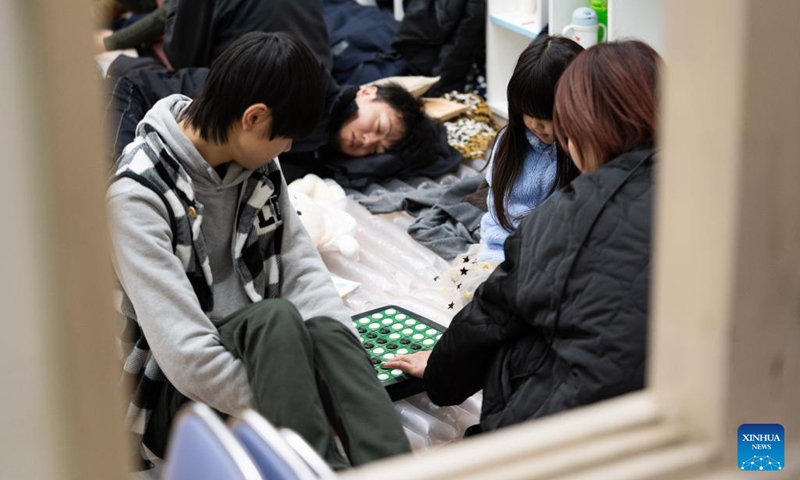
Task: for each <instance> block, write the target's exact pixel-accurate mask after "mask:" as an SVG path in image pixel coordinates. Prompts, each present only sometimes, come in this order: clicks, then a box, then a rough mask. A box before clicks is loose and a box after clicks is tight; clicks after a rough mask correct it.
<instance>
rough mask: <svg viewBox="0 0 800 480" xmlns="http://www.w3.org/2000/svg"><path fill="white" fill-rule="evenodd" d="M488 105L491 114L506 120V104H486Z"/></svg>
mask: <svg viewBox="0 0 800 480" xmlns="http://www.w3.org/2000/svg"><path fill="white" fill-rule="evenodd" d="M488 104H489V110H491V111H492V113H493V114H495V115H497V116H498V117H501V118H504V119H506V120H508V102H488Z"/></svg>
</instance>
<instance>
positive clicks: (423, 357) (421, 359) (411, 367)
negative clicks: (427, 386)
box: [383, 350, 431, 378]
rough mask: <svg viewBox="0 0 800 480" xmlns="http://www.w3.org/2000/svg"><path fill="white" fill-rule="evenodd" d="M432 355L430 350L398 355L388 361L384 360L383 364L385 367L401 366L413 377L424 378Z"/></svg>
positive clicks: (400, 367) (401, 368)
mask: <svg viewBox="0 0 800 480" xmlns="http://www.w3.org/2000/svg"><path fill="white" fill-rule="evenodd" d="M430 356H431V352H430V350H424V351H422V352H417V353H412V354H411V355H398V356H396V357H394V358H393V359H391V360H389V361H388V362H384V363H383V366H384V367H385V368H399V369H400V370H402V371H404V372H406V373H408V374H409V375H411V376H412V377H417V378H422V376H423V375H424V374H425V367H427V366H428V358H429V357H430Z"/></svg>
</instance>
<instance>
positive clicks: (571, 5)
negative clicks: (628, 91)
mask: <svg viewBox="0 0 800 480" xmlns="http://www.w3.org/2000/svg"><path fill="white" fill-rule="evenodd" d="M529 1H536V2H538V5H536V7H535V11H536V13H535V14H529V13H521V12H520V11H519V10H520V9H521V8H522V7H521V6H520V3H519V1H518V0H491V1H489V2H487V4H488V9H489V12H488V14H489V15H488V20H487V28H486V70H487V71H486V82H487V93H486V100H487V102H488V103H489V107H490V108H491V109H492V112H493V113H494V114H495V115H497V116H500V117H504V118H508V106H507V103H506V86H507V85H508V80H509V79H510V78H511V74H512V73H513V71H514V65H515V64H516V63H517V58H518V57H519V54H520V53H521V52H522V51H523V50H524V49H525V47H526V46H527V45H528V44H529V43H530V41H531V39H532V38H535V37H536V36H537V35H538V34H539V32H540V31H541V30H542V28H543V27H544V24H548V25H549V30H550V34H551V35H560V34H561V32H562V30H563V29H564V27H565V26H566V25H568V24H569V23H570V22H571V21H572V12H573V11H574V10H575V9H576V8H578V7H583V6H588V5H589V0H529ZM666 1H667V0H608V39H609V40H619V39H623V38H637V39H640V40H644V41H645V42H647V43H648V44H650V46H652V47H653V48H654V49H656V51H658V52H659V53H660V54H661V55H662V56H664V55H665V51H664V39H663V32H664V10H665V9H664V7H665V3H666Z"/></svg>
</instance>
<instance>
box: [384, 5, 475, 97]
mask: <svg viewBox="0 0 800 480" xmlns="http://www.w3.org/2000/svg"><path fill="white" fill-rule="evenodd" d="M486 2H487V0H411V1H410V2H409V3H408V5H407V6H406V9H405V16H404V17H403V21H401V22H400V28H399V29H398V30H397V35H395V37H394V41H393V42H392V46H393V47H394V49H395V50H397V52H398V53H400V55H401V56H402V57H403V58H404V59H405V60H406V61H407V62H408V64H409V65H410V66H411V69H412V70H413V71H414V72H415V73H416V74H418V75H427V76H436V75H439V76H441V77H442V78H441V80H439V81H438V82H437V83H436V84H435V85H434V86H433V87H431V89H430V90H428V93H427V94H426V95H427V96H430V97H436V96H440V95H443V94H445V93H448V92H450V91H451V90H459V91H463V89H464V84H465V82H466V77H467V74H468V73H469V71H470V69H471V67H472V63H473V62H474V61H476V58H479V57H482V54H483V51H484V50H485V48H486V40H485V38H486Z"/></svg>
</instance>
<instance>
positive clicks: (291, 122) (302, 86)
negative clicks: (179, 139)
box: [181, 32, 325, 143]
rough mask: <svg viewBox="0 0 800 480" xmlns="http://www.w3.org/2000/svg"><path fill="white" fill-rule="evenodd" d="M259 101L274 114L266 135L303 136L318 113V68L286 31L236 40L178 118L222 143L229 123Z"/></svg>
mask: <svg viewBox="0 0 800 480" xmlns="http://www.w3.org/2000/svg"><path fill="white" fill-rule="evenodd" d="M257 103H263V104H265V105H266V106H267V107H269V109H270V110H271V112H272V131H271V132H270V139H273V138H275V137H286V138H301V137H304V136H307V135H309V134H311V133H312V132H313V131H314V128H315V127H316V125H317V123H318V122H319V119H320V117H321V116H322V112H323V109H324V107H325V90H324V88H323V80H322V67H321V66H320V64H319V61H318V60H317V59H316V57H314V54H312V53H311V50H309V48H308V47H307V46H306V45H305V44H304V43H303V42H302V41H301V40H299V39H297V38H296V37H294V36H293V35H291V34H289V33H283V32H281V33H264V32H251V33H247V34H245V35H243V36H241V37H239V38H238V39H237V40H236V41H234V42H233V43H232V44H231V45H230V46H228V48H226V49H225V51H223V52H222V54H221V55H220V56H219V57H217V59H216V60H214V63H213V64H212V65H211V70H210V71H209V72H208V77H206V80H205V82H204V83H203V86H202V88H201V89H200V93H199V94H197V97H195V99H194V101H193V102H192V103H191V104H190V105H189V107H187V109H186V110H185V111H184V112H183V114H182V116H181V120H186V121H188V122H189V124H190V125H191V126H192V127H194V128H196V129H197V130H198V132H199V133H200V137H202V138H203V139H204V140H206V141H213V142H216V143H225V142H227V141H228V133H229V132H230V129H231V127H232V126H233V125H234V124H235V123H236V122H237V121H238V120H239V119H241V117H242V115H243V114H244V112H245V110H247V108H248V107H250V106H251V105H254V104H257Z"/></svg>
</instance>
